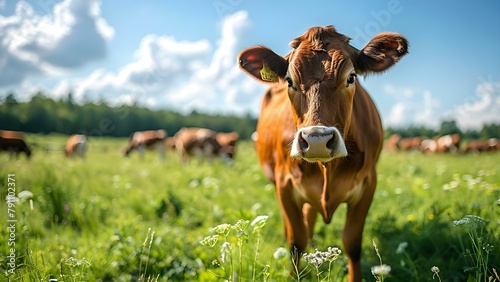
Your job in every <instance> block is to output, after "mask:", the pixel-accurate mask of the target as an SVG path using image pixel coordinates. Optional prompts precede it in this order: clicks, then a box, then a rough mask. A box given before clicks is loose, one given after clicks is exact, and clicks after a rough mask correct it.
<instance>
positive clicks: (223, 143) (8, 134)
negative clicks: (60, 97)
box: [0, 128, 239, 162]
mask: <svg viewBox="0 0 500 282" xmlns="http://www.w3.org/2000/svg"><path fill="white" fill-rule="evenodd" d="M238 139H239V134H238V133H237V132H227V133H226V132H215V131H213V130H210V129H206V128H182V129H180V130H179V131H178V132H177V133H176V134H175V135H174V136H172V137H168V136H167V132H166V131H165V130H163V129H160V130H148V131H137V132H134V133H132V135H130V138H129V143H128V145H127V147H126V148H125V149H124V151H123V154H124V156H125V157H128V156H129V155H130V153H131V152H132V151H134V150H136V151H137V152H138V153H139V155H140V157H141V158H142V157H143V155H144V151H145V150H154V149H156V150H157V151H158V153H159V156H160V159H161V160H164V159H165V151H166V149H167V148H168V149H172V150H173V151H175V152H177V154H178V155H179V157H180V158H181V160H182V161H183V162H187V161H188V160H189V158H191V157H196V158H199V159H205V160H213V159H214V158H222V159H225V160H232V159H233V157H234V154H235V151H236V149H235V148H236V143H237V142H238ZM88 141H89V139H88V137H87V136H86V135H83V134H73V135H71V136H69V138H68V140H67V142H66V146H65V148H64V155H65V156H66V157H81V158H84V157H85V155H86V153H87V150H88V147H89V146H88ZM31 150H32V149H31V148H30V146H28V144H27V142H26V138H25V136H24V133H22V132H17V131H9V130H0V152H2V151H5V152H9V153H10V154H11V155H19V154H20V153H25V154H26V156H27V157H28V158H30V157H31Z"/></svg>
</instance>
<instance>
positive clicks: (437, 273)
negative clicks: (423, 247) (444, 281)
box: [431, 266, 441, 281]
mask: <svg viewBox="0 0 500 282" xmlns="http://www.w3.org/2000/svg"><path fill="white" fill-rule="evenodd" d="M431 271H432V272H433V273H434V274H433V275H432V279H434V277H436V276H437V278H438V280H439V281H441V277H439V267H437V266H433V267H431Z"/></svg>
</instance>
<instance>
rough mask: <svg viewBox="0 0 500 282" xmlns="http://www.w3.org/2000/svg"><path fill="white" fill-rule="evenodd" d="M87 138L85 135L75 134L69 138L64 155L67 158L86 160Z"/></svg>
mask: <svg viewBox="0 0 500 282" xmlns="http://www.w3.org/2000/svg"><path fill="white" fill-rule="evenodd" d="M87 140H88V139H87V136H86V135H83V134H73V135H71V136H70V137H69V138H68V141H67V142H66V149H65V150H64V154H65V155H66V157H74V156H78V157H80V158H85V154H86V153H87Z"/></svg>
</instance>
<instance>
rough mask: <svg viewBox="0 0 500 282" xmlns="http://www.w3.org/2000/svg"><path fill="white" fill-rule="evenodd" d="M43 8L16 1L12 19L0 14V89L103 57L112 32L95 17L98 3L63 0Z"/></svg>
mask: <svg viewBox="0 0 500 282" xmlns="http://www.w3.org/2000/svg"><path fill="white" fill-rule="evenodd" d="M45 8H46V9H44V12H45V13H44V14H40V13H37V12H36V11H35V10H34V9H33V7H32V6H31V5H30V4H28V3H27V2H25V1H18V2H17V4H16V8H15V12H14V14H13V15H11V16H8V17H4V16H0V30H2V32H1V33H0V73H2V76H0V87H1V86H6V85H13V84H19V83H22V82H23V81H24V79H25V78H27V77H28V76H29V75H34V74H35V75H36V74H46V73H59V72H61V71H62V70H64V69H72V68H76V67H80V66H82V65H84V64H85V63H87V62H89V61H91V60H96V59H100V58H103V57H104V56H106V52H107V50H106V47H107V46H106V44H107V42H108V41H109V40H111V38H112V37H113V35H114V30H113V28H112V27H110V26H109V25H108V24H107V22H106V21H105V20H104V19H103V18H102V17H101V12H100V1H99V0H89V1H86V0H65V1H63V2H60V3H57V4H56V5H54V7H53V9H48V8H47V7H45ZM86 42H92V44H85V43H86ZM4 74H6V75H4Z"/></svg>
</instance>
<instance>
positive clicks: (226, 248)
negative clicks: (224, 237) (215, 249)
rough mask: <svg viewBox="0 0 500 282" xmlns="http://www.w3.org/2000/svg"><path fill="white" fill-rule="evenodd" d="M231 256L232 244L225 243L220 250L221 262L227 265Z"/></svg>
mask: <svg viewBox="0 0 500 282" xmlns="http://www.w3.org/2000/svg"><path fill="white" fill-rule="evenodd" d="M230 255H231V244H229V242H224V244H222V246H221V248H220V260H221V261H222V262H223V263H225V262H226V261H227V260H228V258H229V256H230Z"/></svg>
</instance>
